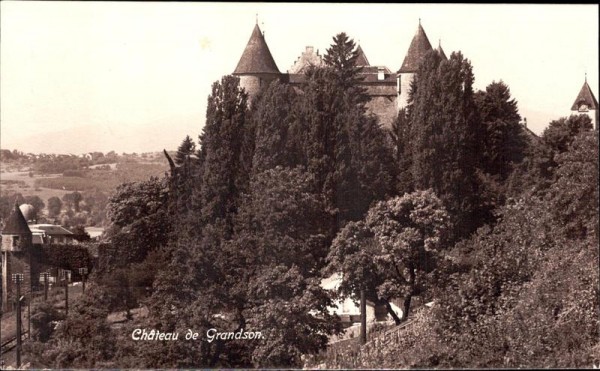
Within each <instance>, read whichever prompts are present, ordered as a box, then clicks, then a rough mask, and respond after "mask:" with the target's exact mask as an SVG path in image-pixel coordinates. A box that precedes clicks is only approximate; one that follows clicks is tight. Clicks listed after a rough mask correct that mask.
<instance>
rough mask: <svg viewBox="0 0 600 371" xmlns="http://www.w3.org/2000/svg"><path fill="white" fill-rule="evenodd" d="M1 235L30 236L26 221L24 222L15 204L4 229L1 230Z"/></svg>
mask: <svg viewBox="0 0 600 371" xmlns="http://www.w3.org/2000/svg"><path fill="white" fill-rule="evenodd" d="M2 234H29V235H30V234H31V230H30V229H29V226H28V225H27V220H25V217H24V216H23V213H22V212H21V209H20V208H19V206H18V205H17V204H16V203H15V208H14V210H13V212H12V214H10V216H9V217H8V220H7V221H6V224H5V225H4V229H2Z"/></svg>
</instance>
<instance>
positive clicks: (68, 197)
mask: <svg viewBox="0 0 600 371" xmlns="http://www.w3.org/2000/svg"><path fill="white" fill-rule="evenodd" d="M62 200H63V201H64V202H65V204H66V205H67V207H68V208H69V209H74V210H75V212H79V203H80V202H81V201H82V200H83V196H82V195H81V193H79V192H77V191H75V192H72V193H67V194H65V195H64V196H63V197H62Z"/></svg>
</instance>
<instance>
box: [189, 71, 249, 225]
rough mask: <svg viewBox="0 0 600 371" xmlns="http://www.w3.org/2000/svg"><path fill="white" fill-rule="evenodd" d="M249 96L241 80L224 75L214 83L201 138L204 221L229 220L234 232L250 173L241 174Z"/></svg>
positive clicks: (227, 223)
mask: <svg viewBox="0 0 600 371" xmlns="http://www.w3.org/2000/svg"><path fill="white" fill-rule="evenodd" d="M247 102H248V97H247V94H246V93H245V92H244V91H243V90H242V89H241V88H240V86H239V79H238V78H236V77H233V76H225V77H223V79H221V81H220V82H215V83H214V84H213V87H212V94H211V95H210V97H209V98H208V106H207V110H206V124H205V125H204V129H203V131H202V135H201V137H200V143H201V148H202V155H201V158H202V159H203V161H204V166H203V173H202V180H201V183H202V187H201V197H200V198H201V203H202V220H203V222H204V223H206V224H208V223H214V222H216V221H217V220H219V219H222V220H226V226H227V227H226V228H227V230H228V232H227V233H231V229H232V220H231V218H232V216H233V215H234V214H235V212H236V210H237V208H238V206H239V195H240V193H241V192H242V191H243V190H244V188H245V187H247V183H248V176H249V174H248V173H247V172H246V173H245V172H243V171H242V168H243V166H242V163H241V162H242V160H241V154H242V145H243V143H244V130H245V126H246V124H247V121H248V120H247Z"/></svg>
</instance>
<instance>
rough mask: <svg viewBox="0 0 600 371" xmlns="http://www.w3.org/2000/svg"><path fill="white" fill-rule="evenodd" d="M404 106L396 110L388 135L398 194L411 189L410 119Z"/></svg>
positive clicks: (408, 191) (412, 187)
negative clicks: (391, 147)
mask: <svg viewBox="0 0 600 371" xmlns="http://www.w3.org/2000/svg"><path fill="white" fill-rule="evenodd" d="M408 117H409V116H408V111H407V109H406V108H403V109H401V110H400V111H398V116H397V117H396V120H394V122H393V123H392V130H390V131H389V136H390V139H391V141H392V144H393V147H394V161H395V165H396V168H395V170H396V174H397V185H396V192H397V193H398V194H400V195H402V194H404V193H410V192H412V191H413V189H414V186H413V181H412V173H411V166H412V162H411V154H410V139H409V138H410V137H409V134H410V126H409V125H410V120H409V119H408Z"/></svg>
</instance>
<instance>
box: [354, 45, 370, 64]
mask: <svg viewBox="0 0 600 371" xmlns="http://www.w3.org/2000/svg"><path fill="white" fill-rule="evenodd" d="M356 52H357V53H358V58H356V63H355V65H356V66H358V67H368V66H370V64H369V60H368V59H367V56H366V55H365V52H364V50H363V49H362V48H361V47H360V45H359V46H358V48H356Z"/></svg>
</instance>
